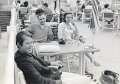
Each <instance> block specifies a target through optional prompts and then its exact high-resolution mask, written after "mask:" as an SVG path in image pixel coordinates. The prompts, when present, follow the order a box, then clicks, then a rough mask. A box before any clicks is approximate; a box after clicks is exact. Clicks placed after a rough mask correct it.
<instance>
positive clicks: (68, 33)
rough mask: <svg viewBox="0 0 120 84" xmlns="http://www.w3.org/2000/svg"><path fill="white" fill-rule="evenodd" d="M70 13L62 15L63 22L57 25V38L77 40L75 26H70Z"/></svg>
mask: <svg viewBox="0 0 120 84" xmlns="http://www.w3.org/2000/svg"><path fill="white" fill-rule="evenodd" d="M72 18H73V16H72V13H65V14H64V15H63V22H61V23H60V24H59V25H58V38H59V39H63V40H73V39H75V38H77V36H78V32H77V28H76V26H74V25H73V24H72Z"/></svg>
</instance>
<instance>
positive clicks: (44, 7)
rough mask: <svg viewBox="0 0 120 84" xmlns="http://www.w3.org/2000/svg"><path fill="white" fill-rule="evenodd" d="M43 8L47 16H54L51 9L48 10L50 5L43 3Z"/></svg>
mask: <svg viewBox="0 0 120 84" xmlns="http://www.w3.org/2000/svg"><path fill="white" fill-rule="evenodd" d="M42 8H43V10H44V12H45V14H47V15H49V14H53V12H52V10H51V9H50V8H48V3H43V5H42Z"/></svg>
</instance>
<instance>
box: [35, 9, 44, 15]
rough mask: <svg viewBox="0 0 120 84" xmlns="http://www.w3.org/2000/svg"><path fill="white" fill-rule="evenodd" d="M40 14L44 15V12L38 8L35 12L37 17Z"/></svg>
mask: <svg viewBox="0 0 120 84" xmlns="http://www.w3.org/2000/svg"><path fill="white" fill-rule="evenodd" d="M40 13H44V10H43V9H41V8H38V9H37V10H36V12H35V14H36V15H38V14H40Z"/></svg>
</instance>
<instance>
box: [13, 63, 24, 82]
mask: <svg viewBox="0 0 120 84" xmlns="http://www.w3.org/2000/svg"><path fill="white" fill-rule="evenodd" d="M14 68H15V72H14V74H15V79H14V80H15V84H26V80H25V78H24V75H23V72H22V71H21V70H20V69H19V68H18V67H17V64H16V63H15V65H14Z"/></svg>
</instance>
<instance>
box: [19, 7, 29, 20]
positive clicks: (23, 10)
mask: <svg viewBox="0 0 120 84" xmlns="http://www.w3.org/2000/svg"><path fill="white" fill-rule="evenodd" d="M28 9H29V8H28V7H20V8H19V17H20V18H22V17H23V16H24V15H25V14H27V13H28Z"/></svg>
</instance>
